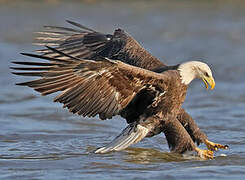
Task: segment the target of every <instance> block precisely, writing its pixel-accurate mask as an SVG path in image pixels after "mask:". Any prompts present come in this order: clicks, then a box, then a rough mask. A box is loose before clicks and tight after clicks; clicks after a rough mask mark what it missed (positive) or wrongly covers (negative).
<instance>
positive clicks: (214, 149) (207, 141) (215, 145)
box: [204, 139, 229, 151]
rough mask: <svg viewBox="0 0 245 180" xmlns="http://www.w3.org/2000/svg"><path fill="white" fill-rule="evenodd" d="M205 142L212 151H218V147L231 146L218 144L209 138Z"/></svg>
mask: <svg viewBox="0 0 245 180" xmlns="http://www.w3.org/2000/svg"><path fill="white" fill-rule="evenodd" d="M204 143H205V144H206V146H207V148H208V149H209V150H211V151H218V149H228V148H229V146H228V145H222V144H217V143H214V142H212V141H209V140H207V139H206V140H205V142H204Z"/></svg>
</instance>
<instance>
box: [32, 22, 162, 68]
mask: <svg viewBox="0 0 245 180" xmlns="http://www.w3.org/2000/svg"><path fill="white" fill-rule="evenodd" d="M67 22H68V23H69V24H71V25H74V26H76V27H77V28H79V30H78V29H72V28H64V27H55V26H45V27H44V31H43V32H39V33H38V36H37V37H36V40H35V42H36V43H37V44H40V45H49V46H51V45H52V46H56V48H57V50H59V51H62V52H64V53H67V54H69V55H72V56H75V57H79V58H83V59H92V60H97V59H100V58H101V57H107V58H110V59H116V60H120V61H122V62H124V63H127V64H131V65H133V66H137V67H141V68H144V69H149V70H152V69H155V68H158V67H162V66H165V65H164V64H163V63H162V62H161V61H160V60H159V59H157V58H156V57H154V56H152V55H151V54H150V53H149V52H148V51H146V50H145V49H144V48H143V47H142V46H141V45H140V44H139V43H138V42H137V41H136V40H135V39H134V38H133V37H131V36H130V35H129V34H127V33H126V32H125V31H123V30H121V29H117V30H115V31H114V34H104V33H100V32H97V31H95V30H93V29H90V28H88V27H85V26H83V25H81V24H78V23H76V22H72V21H67ZM37 52H39V53H43V55H47V56H49V57H55V58H57V57H63V58H64V56H62V55H57V53H54V52H53V51H50V50H48V49H42V50H38V51H37ZM65 59H66V58H65Z"/></svg>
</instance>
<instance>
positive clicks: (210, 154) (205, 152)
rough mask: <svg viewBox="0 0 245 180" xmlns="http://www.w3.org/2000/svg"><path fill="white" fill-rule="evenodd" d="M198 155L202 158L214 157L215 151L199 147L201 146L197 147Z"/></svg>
mask: <svg viewBox="0 0 245 180" xmlns="http://www.w3.org/2000/svg"><path fill="white" fill-rule="evenodd" d="M195 150H196V152H197V154H198V156H199V157H200V158H202V159H213V158H214V152H213V151H211V150H205V149H204V150H203V149H199V148H196V149H195Z"/></svg>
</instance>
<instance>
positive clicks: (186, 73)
mask: <svg viewBox="0 0 245 180" xmlns="http://www.w3.org/2000/svg"><path fill="white" fill-rule="evenodd" d="M178 70H179V72H180V77H181V80H182V83H184V84H186V85H188V84H190V82H191V81H192V80H193V79H195V78H198V79H202V80H203V82H204V84H205V86H206V88H207V89H208V84H209V85H210V86H211V88H210V89H213V88H214V87H215V81H214V78H213V76H212V71H211V69H210V68H209V66H208V65H207V64H205V63H203V62H200V61H188V62H185V63H182V64H180V65H179V67H178Z"/></svg>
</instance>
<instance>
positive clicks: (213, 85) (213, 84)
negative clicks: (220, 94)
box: [202, 76, 215, 89]
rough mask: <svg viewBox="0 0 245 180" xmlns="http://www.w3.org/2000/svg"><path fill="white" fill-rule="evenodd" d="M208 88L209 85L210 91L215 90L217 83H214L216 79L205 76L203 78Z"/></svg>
mask: <svg viewBox="0 0 245 180" xmlns="http://www.w3.org/2000/svg"><path fill="white" fill-rule="evenodd" d="M202 80H203V82H204V84H205V86H206V88H207V89H208V88H209V87H208V84H209V85H210V89H213V88H214V87H215V81H214V78H213V77H207V76H204V77H203V78H202Z"/></svg>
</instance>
